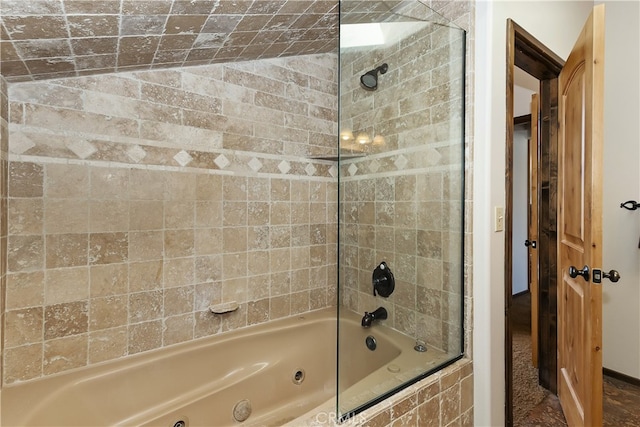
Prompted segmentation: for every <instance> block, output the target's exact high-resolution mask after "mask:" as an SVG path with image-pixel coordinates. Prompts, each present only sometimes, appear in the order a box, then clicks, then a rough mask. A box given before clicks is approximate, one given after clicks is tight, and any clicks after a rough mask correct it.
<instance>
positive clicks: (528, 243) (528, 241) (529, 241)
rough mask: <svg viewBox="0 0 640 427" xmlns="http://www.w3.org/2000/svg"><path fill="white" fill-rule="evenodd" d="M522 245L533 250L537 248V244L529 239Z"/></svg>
mask: <svg viewBox="0 0 640 427" xmlns="http://www.w3.org/2000/svg"><path fill="white" fill-rule="evenodd" d="M524 245H525V246H526V247H529V246H531V248H533V249H535V248H536V247H537V246H538V243H537V242H536V241H535V240H529V239H527V240H525V241H524Z"/></svg>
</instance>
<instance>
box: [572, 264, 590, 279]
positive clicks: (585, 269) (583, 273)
mask: <svg viewBox="0 0 640 427" xmlns="http://www.w3.org/2000/svg"><path fill="white" fill-rule="evenodd" d="M569 276H571V278H572V279H575V278H576V277H578V276H582V278H583V279H584V280H586V281H587V282H588V281H589V266H586V265H585V266H584V267H582V270H578V269H577V268H575V267H574V266H573V265H572V266H571V267H569Z"/></svg>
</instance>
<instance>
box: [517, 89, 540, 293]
mask: <svg viewBox="0 0 640 427" xmlns="http://www.w3.org/2000/svg"><path fill="white" fill-rule="evenodd" d="M529 99H531V95H529ZM527 114H528V113H527ZM528 140H529V131H528V130H527V129H523V128H522V126H518V127H517V128H516V129H515V131H514V132H513V234H512V244H513V249H512V251H511V252H512V254H511V259H512V263H511V264H512V265H511V267H512V292H511V293H512V294H513V295H515V294H518V293H520V292H524V291H526V290H527V289H529V274H528V273H529V249H528V248H527V247H526V246H525V245H524V241H525V240H526V239H528V234H529V229H528V221H527V219H528V218H527V208H528V206H529V200H528V197H527V196H528V193H527V187H528V186H529V182H528V178H529V144H528ZM534 250H535V249H534Z"/></svg>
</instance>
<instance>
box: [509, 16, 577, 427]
mask: <svg viewBox="0 0 640 427" xmlns="http://www.w3.org/2000/svg"><path fill="white" fill-rule="evenodd" d="M506 44H507V46H506V51H507V60H506V87H507V89H506V92H507V93H506V117H505V123H506V138H505V139H506V147H505V148H506V150H505V151H506V159H505V160H506V171H505V190H506V197H505V239H504V242H505V260H504V269H505V271H504V273H505V275H504V277H505V286H504V287H505V289H504V290H505V294H504V295H505V393H506V398H505V420H506V425H507V426H512V425H513V372H512V369H513V335H512V333H513V332H512V328H511V310H512V305H513V296H512V289H513V277H512V273H513V272H512V262H513V260H512V250H513V244H512V237H513V131H514V128H513V126H514V125H513V111H514V68H515V67H518V68H520V69H522V70H524V71H525V72H527V73H529V74H531V75H532V76H533V77H535V78H537V79H538V80H539V81H540V90H539V96H540V97H539V100H540V112H541V113H540V124H539V131H540V140H539V144H540V165H539V167H540V171H539V175H540V177H539V182H540V183H541V188H540V191H539V194H540V200H539V203H538V206H539V210H540V213H539V222H540V224H539V236H538V249H537V250H538V251H539V262H540V266H539V271H540V282H539V285H540V286H539V306H538V309H539V316H538V318H539V322H540V323H539V328H538V330H539V339H538V341H539V353H538V354H539V358H538V362H539V366H538V369H539V381H540V384H541V385H542V386H543V387H545V388H547V389H549V390H551V391H552V392H553V393H556V392H557V324H556V315H557V302H556V291H557V278H556V265H557V262H556V260H557V253H556V252H557V251H556V247H557V229H556V210H557V165H558V152H557V148H558V136H557V135H558V75H559V74H560V70H561V69H562V67H563V65H564V61H563V60H562V58H560V57H559V56H558V55H556V54H555V53H554V52H553V51H551V50H550V49H549V48H547V47H546V46H544V45H543V44H542V43H541V42H540V41H538V40H537V39H536V38H535V37H533V36H532V35H531V34H529V33H528V32H527V31H526V30H525V29H524V28H522V27H521V26H520V25H518V24H517V23H515V22H514V21H513V20H511V19H507V43H506ZM523 243H524V242H523Z"/></svg>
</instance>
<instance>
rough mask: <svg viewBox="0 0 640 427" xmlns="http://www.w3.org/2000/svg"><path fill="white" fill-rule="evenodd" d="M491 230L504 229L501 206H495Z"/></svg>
mask: <svg viewBox="0 0 640 427" xmlns="http://www.w3.org/2000/svg"><path fill="white" fill-rule="evenodd" d="M494 220H495V223H494V227H493V231H495V232H499V231H504V208H503V207H502V206H496V207H495V214H494Z"/></svg>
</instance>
